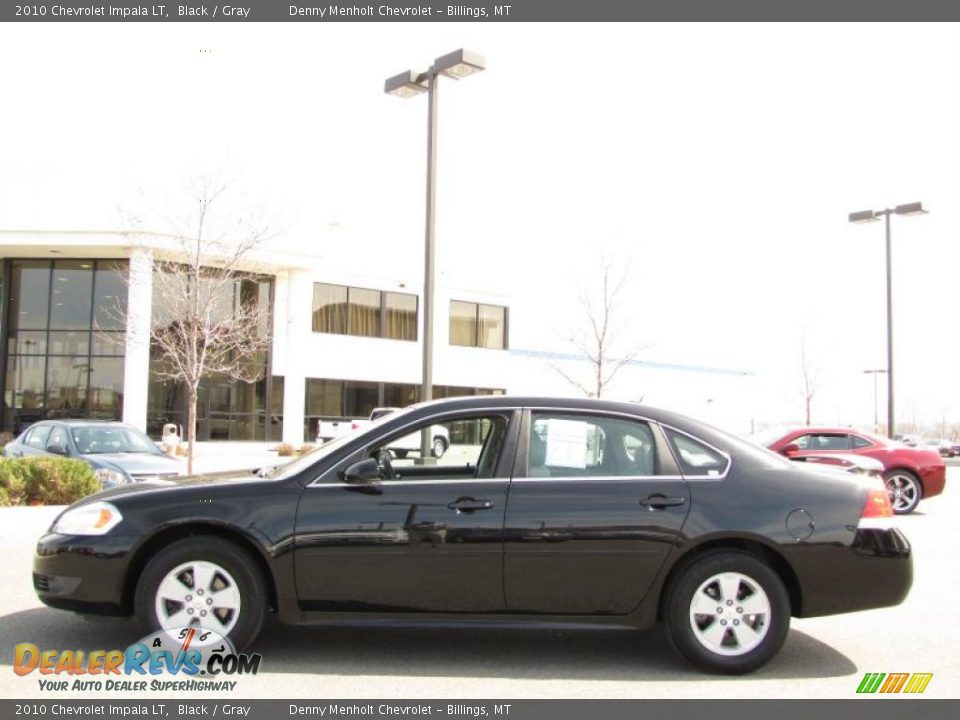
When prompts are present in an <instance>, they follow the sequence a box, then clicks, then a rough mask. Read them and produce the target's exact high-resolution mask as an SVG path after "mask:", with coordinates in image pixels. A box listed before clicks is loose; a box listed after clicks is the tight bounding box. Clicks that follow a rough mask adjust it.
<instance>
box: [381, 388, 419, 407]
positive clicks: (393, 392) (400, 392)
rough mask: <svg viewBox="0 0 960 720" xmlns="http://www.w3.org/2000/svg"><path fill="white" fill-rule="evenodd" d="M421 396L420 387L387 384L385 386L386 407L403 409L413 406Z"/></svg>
mask: <svg viewBox="0 0 960 720" xmlns="http://www.w3.org/2000/svg"><path fill="white" fill-rule="evenodd" d="M419 395H420V386H419V385H401V384H395V383H385V384H384V386H383V404H384V406H385V407H398V408H402V407H406V406H407V405H413V404H414V403H415V402H416V401H417V399H418V397H419Z"/></svg>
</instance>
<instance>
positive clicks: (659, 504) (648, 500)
mask: <svg viewBox="0 0 960 720" xmlns="http://www.w3.org/2000/svg"><path fill="white" fill-rule="evenodd" d="M686 501H687V499H686V498H684V497H666V496H665V495H659V494H656V495H650V496H648V497H645V498H644V499H643V500H641V501H640V504H641V505H643V506H644V507H648V508H650V509H651V510H662V509H663V508H665V507H675V506H677V505H683V504H684V503H685V502H686Z"/></svg>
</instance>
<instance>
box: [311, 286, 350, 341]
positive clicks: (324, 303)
mask: <svg viewBox="0 0 960 720" xmlns="http://www.w3.org/2000/svg"><path fill="white" fill-rule="evenodd" d="M313 331H314V332H323V333H337V334H339V335H345V334H346V332H347V289H346V288H345V287H342V286H340V285H327V284H325V283H314V284H313Z"/></svg>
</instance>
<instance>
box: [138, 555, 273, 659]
mask: <svg viewBox="0 0 960 720" xmlns="http://www.w3.org/2000/svg"><path fill="white" fill-rule="evenodd" d="M265 598H266V587H265V583H264V580H263V577H262V575H261V573H260V571H259V569H258V568H257V566H256V564H255V563H254V561H253V559H252V558H250V556H249V555H248V554H247V553H246V552H245V551H244V550H242V549H241V548H239V547H238V546H236V545H234V544H233V543H230V542H227V541H226V540H222V539H220V538H215V537H202V538H187V539H184V540H179V541H177V542H175V543H173V544H171V545H169V546H167V547H166V548H164V549H163V550H161V551H160V552H158V553H157V554H156V555H154V556H153V557H152V558H151V559H150V561H149V562H148V563H147V565H146V567H145V568H144V570H143V573H142V574H141V575H140V579H139V581H138V583H137V590H136V596H135V598H134V604H135V609H136V614H137V618H138V619H139V621H140V622H141V624H142V625H143V627H144V631H145V632H146V633H151V632H156V631H158V630H178V629H180V628H183V627H202V628H205V629H207V630H214V631H216V633H217V634H219V635H220V636H222V637H226V638H228V639H229V640H230V641H231V642H232V643H233V645H234V647H235V648H237V649H238V650H239V649H240V648H242V647H244V646H245V645H247V644H248V643H250V642H251V641H252V640H253V639H254V638H255V637H256V635H257V633H259V632H260V628H261V627H262V626H263V619H264V615H265V613H266V602H265Z"/></svg>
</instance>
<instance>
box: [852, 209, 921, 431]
mask: <svg viewBox="0 0 960 720" xmlns="http://www.w3.org/2000/svg"><path fill="white" fill-rule="evenodd" d="M926 212H927V211H926V210H924V209H923V203H918V202H915V203H907V204H906V205H897V206H896V207H894V208H887V209H886V210H861V211H860V212H855V213H850V215H849V217H848V219H849V221H850V222H852V223H867V222H876V221H877V220H879V219H880V218H881V217H882V218H883V219H884V220H885V222H886V239H887V436H888V437H891V438H892V437H893V436H894V432H895V430H894V426H893V290H892V285H893V283H892V277H893V276H892V270H891V258H890V216H891V215H924V214H926Z"/></svg>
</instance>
